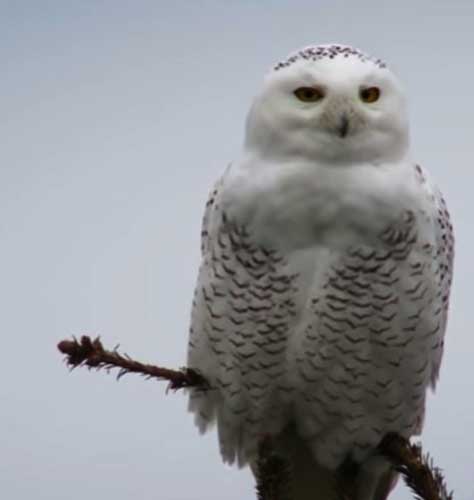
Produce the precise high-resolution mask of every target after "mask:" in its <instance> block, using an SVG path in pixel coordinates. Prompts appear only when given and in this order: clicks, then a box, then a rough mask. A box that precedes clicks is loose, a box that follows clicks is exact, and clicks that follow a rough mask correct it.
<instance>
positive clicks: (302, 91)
mask: <svg viewBox="0 0 474 500" xmlns="http://www.w3.org/2000/svg"><path fill="white" fill-rule="evenodd" d="M294 94H295V96H296V97H297V98H298V99H299V100H300V101H303V102H316V101H319V100H321V99H322V98H323V97H324V93H323V91H322V90H321V89H318V88H316V87H300V88H299V89H296V90H295V91H294Z"/></svg>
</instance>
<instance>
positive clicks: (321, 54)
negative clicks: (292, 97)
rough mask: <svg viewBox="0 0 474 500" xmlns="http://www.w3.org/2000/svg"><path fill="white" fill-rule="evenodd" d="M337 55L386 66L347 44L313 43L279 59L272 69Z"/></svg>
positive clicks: (379, 60)
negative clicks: (285, 57) (281, 59)
mask: <svg viewBox="0 0 474 500" xmlns="http://www.w3.org/2000/svg"><path fill="white" fill-rule="evenodd" d="M337 56H342V57H345V58H348V57H356V58H357V59H359V60H360V61H362V62H368V63H371V64H375V65H376V66H377V67H379V68H386V67H387V65H386V64H385V63H384V62H383V61H382V60H381V59H375V58H373V57H370V56H368V55H367V54H364V53H363V52H361V51H360V50H359V49H355V48H354V47H350V46H348V45H313V46H310V47H306V48H304V49H302V50H300V51H298V52H296V53H294V54H292V55H291V56H289V57H288V58H287V59H286V60H284V61H281V62H279V63H278V64H277V65H275V66H274V68H273V69H274V70H275V71H278V70H279V69H282V68H286V67H288V66H291V64H293V63H294V62H296V61H300V60H302V59H304V60H309V61H319V60H321V59H325V58H329V59H334V58H335V57H337Z"/></svg>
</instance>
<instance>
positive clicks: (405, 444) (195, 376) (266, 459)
mask: <svg viewBox="0 0 474 500" xmlns="http://www.w3.org/2000/svg"><path fill="white" fill-rule="evenodd" d="M57 347H58V349H59V351H60V352H61V353H63V354H64V355H65V356H66V358H65V361H66V364H67V365H68V366H69V367H71V369H73V368H76V367H79V366H86V367H88V368H95V369H97V370H102V369H105V370H107V371H110V370H111V369H114V368H118V369H119V372H118V374H117V379H119V378H120V377H122V376H123V375H125V374H127V373H138V374H139V375H143V376H144V377H146V378H155V379H158V380H168V381H169V388H170V389H172V390H178V389H182V388H185V387H198V388H201V389H203V390H206V389H210V385H209V383H208V381H207V380H206V379H205V378H204V377H203V376H202V375H200V374H199V373H198V372H196V371H195V370H192V369H190V368H181V369H180V370H170V369H168V368H162V367H158V366H155V365H149V364H144V363H140V362H139V361H135V360H133V359H131V358H130V357H129V356H127V355H126V354H120V353H119V352H118V350H117V348H115V349H113V350H107V349H104V347H103V345H102V342H101V341H100V339H99V337H97V338H95V339H93V340H92V339H91V338H90V337H87V336H83V337H81V338H80V340H77V339H76V338H73V339H72V340H62V341H61V342H59V343H58V346H57ZM378 451H379V452H380V453H381V454H382V455H384V456H385V457H387V459H388V460H390V462H391V463H392V464H393V466H394V467H395V468H396V470H397V471H398V472H400V474H401V475H402V476H403V479H404V480H405V483H406V484H407V486H408V487H409V488H411V490H412V491H413V493H414V494H415V498H416V500H453V494H452V493H448V491H447V487H446V484H445V481H444V478H443V475H442V473H441V471H440V469H438V468H437V467H435V466H434V465H433V463H432V461H431V459H430V458H429V457H428V456H427V455H426V456H425V455H423V453H422V450H421V446H420V445H417V444H410V442H409V441H408V440H406V439H404V438H402V437H401V436H398V435H397V434H388V435H387V436H386V437H385V438H384V439H383V440H382V442H381V443H380V445H379V447H378ZM257 469H258V470H257V473H256V476H257V497H258V500H291V499H290V498H289V482H290V468H289V464H287V462H286V461H285V459H284V458H283V457H279V456H278V455H277V454H276V453H275V451H274V449H273V446H272V442H271V438H270V437H268V436H267V437H264V438H263V439H262V442H261V443H260V446H259V459H258V464H257ZM348 500H349V499H348Z"/></svg>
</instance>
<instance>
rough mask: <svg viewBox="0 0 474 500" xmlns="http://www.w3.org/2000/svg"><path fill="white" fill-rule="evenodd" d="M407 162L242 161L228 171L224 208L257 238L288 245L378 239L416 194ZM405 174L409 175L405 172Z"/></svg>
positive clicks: (410, 206)
mask: <svg viewBox="0 0 474 500" xmlns="http://www.w3.org/2000/svg"><path fill="white" fill-rule="evenodd" d="M408 167H409V166H408V164H407V165H405V164H396V165H385V166H380V165H372V164H360V165H353V166H338V165H320V164H314V163H311V164H308V163H301V164H298V163H282V164H278V165H275V164H263V165H261V167H259V168H254V169H253V171H252V172H249V171H248V169H249V167H248V166H247V165H246V164H242V165H239V164H238V165H236V166H234V168H233V170H231V171H230V172H229V178H228V182H227V186H226V190H225V192H224V194H223V204H224V210H225V211H226V212H227V213H229V215H230V216H231V217H232V218H234V219H236V220H239V221H240V222H242V223H243V224H245V225H246V226H249V227H251V228H252V229H253V231H252V232H253V233H254V234H255V235H257V237H258V238H260V240H261V242H262V243H263V244H270V245H272V246H276V247H277V248H283V249H285V250H288V251H292V250H295V249H301V248H308V247H312V246H323V247H328V248H345V247H347V246H352V245H357V244H364V245H367V244H368V245H370V244H371V243H375V242H376V241H379V237H380V234H381V232H383V230H384V229H385V228H386V227H387V226H389V225H390V223H391V222H393V221H395V220H397V219H398V218H399V217H400V215H401V214H402V213H403V212H404V211H406V210H416V208H417V207H416V205H417V198H416V191H415V188H414V186H412V183H411V181H410V177H409V176H410V175H412V173H411V170H412V169H409V168H408ZM407 174H409V175H407Z"/></svg>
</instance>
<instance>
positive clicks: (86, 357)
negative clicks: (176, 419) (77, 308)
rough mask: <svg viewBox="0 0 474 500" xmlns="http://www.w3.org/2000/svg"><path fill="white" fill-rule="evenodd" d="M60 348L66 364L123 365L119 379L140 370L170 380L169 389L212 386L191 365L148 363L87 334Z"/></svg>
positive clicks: (59, 346) (96, 366) (144, 373)
mask: <svg viewBox="0 0 474 500" xmlns="http://www.w3.org/2000/svg"><path fill="white" fill-rule="evenodd" d="M58 349H59V350H60V351H61V352H62V353H63V354H65V355H66V364H67V365H68V366H70V367H71V368H76V367H78V366H87V367H88V368H95V369H97V370H102V369H106V370H111V369H113V368H119V372H118V374H117V379H120V378H121V377H123V375H125V374H127V373H138V374H140V375H143V376H144V377H146V378H155V379H158V380H168V381H169V383H170V384H169V389H172V390H178V389H182V388H183V387H201V388H202V389H207V388H209V385H208V383H207V381H206V380H205V378H204V377H202V376H201V375H200V374H199V373H198V372H196V371H195V370H191V369H190V368H181V369H180V370H170V369H168V368H161V367H159V366H155V365H147V364H144V363H140V362H139V361H135V360H133V359H131V358H130V357H129V356H127V355H126V354H120V353H119V352H118V351H117V349H114V350H112V351H108V350H106V349H104V347H103V345H102V342H101V341H100V339H99V337H97V338H95V339H94V340H91V338H90V337H86V336H83V337H81V339H80V340H77V339H75V338H74V339H72V340H62V341H61V342H59V344H58Z"/></svg>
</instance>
